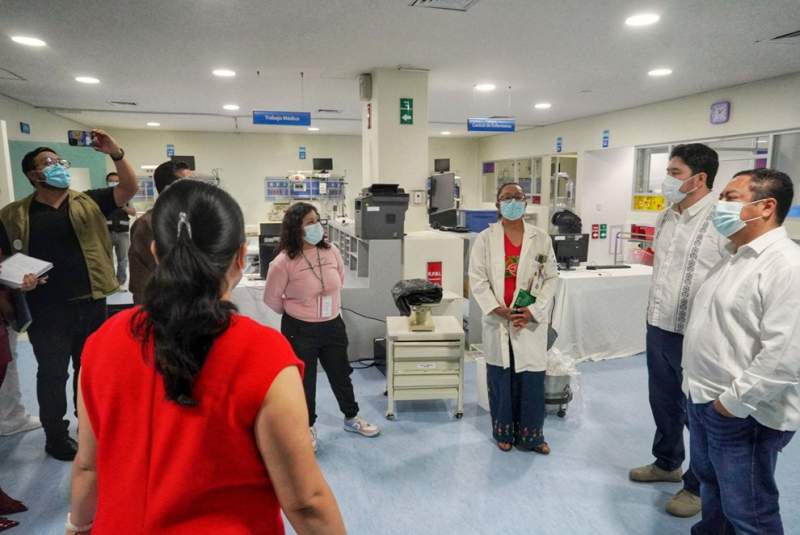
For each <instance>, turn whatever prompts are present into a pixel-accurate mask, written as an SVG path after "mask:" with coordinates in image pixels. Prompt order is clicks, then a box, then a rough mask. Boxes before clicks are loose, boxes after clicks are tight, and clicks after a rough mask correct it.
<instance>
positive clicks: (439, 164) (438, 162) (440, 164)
mask: <svg viewBox="0 0 800 535" xmlns="http://www.w3.org/2000/svg"><path fill="white" fill-rule="evenodd" d="M433 170H434V171H435V172H437V173H448V172H450V158H436V159H435V160H433Z"/></svg>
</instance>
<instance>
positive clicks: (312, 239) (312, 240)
mask: <svg viewBox="0 0 800 535" xmlns="http://www.w3.org/2000/svg"><path fill="white" fill-rule="evenodd" d="M303 230H304V231H305V233H304V234H303V239H304V240H305V241H306V242H307V243H309V244H311V245H317V244H318V243H319V242H321V241H322V238H324V237H325V232H324V231H323V230H322V224H321V223H320V222H319V221H317V222H316V223H312V224H310V225H307V226H305V227H303Z"/></svg>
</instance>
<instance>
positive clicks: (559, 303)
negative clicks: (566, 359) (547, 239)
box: [553, 265, 653, 362]
mask: <svg viewBox="0 0 800 535" xmlns="http://www.w3.org/2000/svg"><path fill="white" fill-rule="evenodd" d="M652 274H653V268H652V267H649V266H642V265H633V266H631V268H630V269H609V270H605V271H588V270H586V269H580V270H576V271H562V272H561V277H560V278H561V287H560V288H559V292H558V294H557V297H556V303H555V310H554V311H553V328H555V330H556V331H558V340H557V341H556V343H555V348H556V349H558V350H559V351H561V352H562V353H564V354H566V355H569V356H571V357H573V358H574V359H576V360H577V361H579V362H580V361H584V360H603V359H610V358H617V357H628V356H631V355H636V354H638V353H641V352H643V351H644V350H645V332H646V321H647V297H648V293H649V290H650V279H651V277H652Z"/></svg>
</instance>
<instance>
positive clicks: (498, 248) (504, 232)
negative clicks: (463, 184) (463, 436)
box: [469, 183, 558, 455]
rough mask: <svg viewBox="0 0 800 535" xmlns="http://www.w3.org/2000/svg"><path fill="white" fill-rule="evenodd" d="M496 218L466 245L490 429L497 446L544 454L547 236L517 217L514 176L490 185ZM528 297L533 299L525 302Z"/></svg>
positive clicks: (554, 279) (519, 194)
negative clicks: (494, 192) (480, 333)
mask: <svg viewBox="0 0 800 535" xmlns="http://www.w3.org/2000/svg"><path fill="white" fill-rule="evenodd" d="M496 206H497V208H498V210H499V211H500V216H501V217H500V221H498V222H497V223H494V224H492V225H490V226H489V228H487V229H486V230H484V231H483V232H481V233H480V234H479V235H478V237H477V239H476V240H475V244H474V245H473V247H472V254H471V255H470V263H469V280H470V286H471V289H472V295H473V296H474V297H475V300H476V301H477V302H478V305H479V306H480V308H481V311H482V312H483V347H484V353H485V354H486V362H487V364H488V366H487V382H488V386H489V406H490V409H491V415H492V434H493V436H494V439H495V440H496V441H497V445H498V447H499V448H500V449H501V450H503V451H509V450H510V449H511V447H512V445H516V446H517V447H518V448H519V449H522V450H528V451H535V452H537V453H541V454H544V455H547V454H548V453H550V446H549V445H548V444H547V442H545V440H544V433H543V430H542V427H543V424H544V416H545V404H544V375H545V368H546V363H547V326H548V324H549V316H550V311H551V308H552V303H553V298H554V295H555V292H556V289H557V287H558V269H557V267H556V261H555V255H554V254H553V246H552V243H551V242H550V236H549V235H548V233H547V232H546V231H544V230H541V229H539V228H536V227H534V226H533V225H529V224H527V223H525V222H523V220H522V216H523V215H524V214H525V207H526V201H525V193H524V192H523V190H522V188H521V187H520V186H519V184H513V183H512V184H504V185H502V186H501V187H500V189H499V190H498V191H497V204H496ZM530 296H532V297H534V298H535V301H534V302H533V303H532V304H528V305H527V306H525V305H526V302H530V301H532V300H533V299H531V298H530Z"/></svg>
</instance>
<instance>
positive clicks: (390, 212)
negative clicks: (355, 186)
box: [355, 184, 409, 240]
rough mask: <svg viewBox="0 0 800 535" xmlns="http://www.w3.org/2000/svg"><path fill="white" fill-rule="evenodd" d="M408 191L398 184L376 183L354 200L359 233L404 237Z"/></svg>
mask: <svg viewBox="0 0 800 535" xmlns="http://www.w3.org/2000/svg"><path fill="white" fill-rule="evenodd" d="M408 199H409V195H408V193H405V192H404V191H403V189H402V188H400V187H398V186H397V184H373V185H371V186H369V187H367V188H364V189H363V190H361V194H360V195H359V196H358V198H357V199H356V200H355V212H356V227H355V231H356V237H358V238H362V239H365V240H392V239H402V237H403V235H404V234H405V223H406V211H407V210H408Z"/></svg>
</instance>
